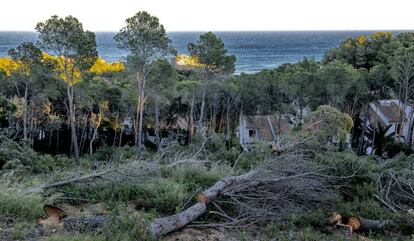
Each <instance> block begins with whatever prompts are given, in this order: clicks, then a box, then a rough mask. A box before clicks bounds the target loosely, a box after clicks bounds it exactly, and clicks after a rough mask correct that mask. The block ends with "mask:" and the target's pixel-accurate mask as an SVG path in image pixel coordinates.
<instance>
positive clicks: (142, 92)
mask: <svg viewBox="0 0 414 241" xmlns="http://www.w3.org/2000/svg"><path fill="white" fill-rule="evenodd" d="M144 102H145V76H144V75H143V74H141V75H140V93H139V120H138V132H137V156H138V157H140V156H141V149H142V125H143V118H144Z"/></svg>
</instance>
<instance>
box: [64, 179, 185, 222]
mask: <svg viewBox="0 0 414 241" xmlns="http://www.w3.org/2000/svg"><path fill="white" fill-rule="evenodd" d="M63 195H64V197H63V200H65V199H68V200H71V203H73V204H80V203H82V202H85V201H88V202H92V203H97V202H106V203H110V202H119V201H121V202H132V203H134V204H135V205H136V207H137V208H139V209H155V210H156V211H157V212H159V213H163V214H173V213H175V212H176V210H177V209H179V208H180V207H181V205H182V203H183V201H184V199H185V197H186V192H185V187H184V186H183V185H182V184H180V183H177V182H174V181H171V180H168V179H153V180H149V181H146V182H143V183H140V184H137V183H127V182H123V183H100V184H94V185H88V186H83V185H71V186H68V187H66V188H65V190H64V191H63Z"/></svg>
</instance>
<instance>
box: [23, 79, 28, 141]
mask: <svg viewBox="0 0 414 241" xmlns="http://www.w3.org/2000/svg"><path fill="white" fill-rule="evenodd" d="M28 93H29V89H28V86H27V83H26V84H25V88H24V99H23V138H24V139H25V140H26V139H27V118H28V115H27V112H28V111H27V109H28V107H27V106H28V104H27V101H28Z"/></svg>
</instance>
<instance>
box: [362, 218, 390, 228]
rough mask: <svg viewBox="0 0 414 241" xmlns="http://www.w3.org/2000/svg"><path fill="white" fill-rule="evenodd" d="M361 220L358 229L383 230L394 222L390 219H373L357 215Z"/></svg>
mask: <svg viewBox="0 0 414 241" xmlns="http://www.w3.org/2000/svg"><path fill="white" fill-rule="evenodd" d="M358 218H359V220H360V221H361V226H360V228H359V230H360V231H370V230H372V231H384V230H386V229H388V228H389V227H390V226H393V225H394V223H393V222H392V221H391V220H374V219H366V218H362V217H358Z"/></svg>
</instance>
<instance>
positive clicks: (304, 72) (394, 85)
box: [0, 12, 414, 163]
mask: <svg viewBox="0 0 414 241" xmlns="http://www.w3.org/2000/svg"><path fill="white" fill-rule="evenodd" d="M36 30H37V32H38V33H39V42H38V43H22V44H21V45H20V46H18V47H16V48H15V49H12V50H10V52H9V55H10V57H9V58H1V59H0V128H2V129H3V130H4V131H5V132H6V133H7V135H8V136H9V137H10V138H12V139H15V140H25V141H27V143H28V144H29V145H33V147H34V148H35V149H36V150H39V151H43V152H50V153H68V154H70V155H72V156H73V157H74V158H75V160H76V162H77V163H79V156H80V154H81V153H87V152H90V153H92V152H93V151H94V149H95V148H96V147H97V146H99V145H102V144H107V145H114V146H122V145H125V144H128V145H134V146H135V147H136V150H137V155H140V154H141V150H142V149H143V147H144V141H145V140H146V138H147V136H148V135H149V134H151V135H153V136H155V142H154V143H152V144H154V146H153V147H154V150H159V149H160V147H161V139H162V137H165V136H167V135H168V136H171V132H170V133H169V134H167V133H166V131H168V129H169V128H168V126H172V125H169V124H171V123H174V121H176V120H177V118H178V117H182V118H183V119H185V120H186V121H187V123H188V124H187V127H186V128H185V129H186V130H185V135H186V136H185V141H184V142H185V143H189V142H191V141H192V138H193V137H194V133H195V132H196V131H202V132H204V131H208V132H211V133H222V134H223V135H224V136H225V138H226V140H227V141H228V142H230V141H231V139H232V137H234V136H235V130H236V127H237V125H238V121H239V118H238V117H239V115H240V114H241V113H243V114H247V115H254V114H278V115H289V116H291V117H292V118H291V121H292V124H294V125H296V126H300V125H301V124H302V123H303V119H304V113H305V112H306V111H308V110H309V109H311V110H315V109H316V108H317V107H318V106H320V105H330V106H332V107H335V108H337V109H339V110H340V111H342V112H345V113H347V114H349V115H350V116H351V117H352V118H353V119H354V128H353V131H352V134H353V135H352V136H353V142H352V143H353V146H354V147H355V148H357V149H358V150H359V152H360V153H362V152H363V147H364V144H363V140H364V138H361V136H364V135H367V134H366V133H368V135H369V133H372V132H373V131H374V130H369V128H368V126H366V116H367V113H368V112H367V108H368V103H369V102H370V101H372V100H375V99H381V98H398V99H399V100H401V101H402V102H403V103H405V104H408V105H410V103H411V102H410V100H412V98H413V94H414V89H413V87H414V85H413V83H414V82H413V78H414V34H413V33H401V34H398V35H393V34H392V33H387V32H378V33H374V34H372V35H370V36H361V37H357V38H349V39H346V40H345V41H344V42H342V43H341V44H340V46H338V47H337V48H333V49H331V50H330V51H328V52H327V53H325V56H324V58H323V59H322V61H320V62H319V61H316V60H314V59H311V58H304V59H303V60H302V61H299V62H297V63H293V64H284V65H281V66H279V67H277V68H275V69H271V70H263V71H260V72H258V73H254V74H244V73H242V74H240V75H233V73H234V69H235V61H236V58H235V56H233V55H229V54H228V53H227V50H226V48H225V45H224V43H223V41H222V40H221V39H220V38H219V37H217V36H216V35H215V34H214V33H211V32H208V33H205V34H202V35H201V36H200V37H199V39H198V41H197V42H196V43H189V44H188V50H189V53H190V55H191V58H192V59H191V62H188V64H189V65H191V67H192V68H190V69H187V70H176V69H175V68H174V66H173V65H172V64H171V63H170V61H169V59H171V58H172V57H173V56H175V55H176V51H175V50H174V48H173V47H172V45H171V40H170V39H169V38H168V35H167V34H166V31H165V29H164V27H163V26H162V25H161V24H160V23H159V21H158V19H157V18H156V17H154V16H151V15H149V14H148V13H146V12H139V13H137V14H136V15H135V16H133V17H131V18H128V19H127V20H126V23H125V26H124V27H123V28H122V29H121V30H120V31H119V32H118V33H117V34H116V36H115V40H116V41H117V43H118V47H119V48H122V49H125V50H127V51H128V56H127V58H126V59H125V61H123V62H117V63H112V64H110V63H107V62H106V61H104V60H102V59H100V58H99V57H98V52H97V50H96V39H95V35H94V33H92V32H89V31H85V30H84V29H83V26H82V24H81V23H80V22H79V21H78V20H77V19H76V18H74V17H71V16H69V17H65V18H60V17H58V16H53V17H51V18H50V19H48V20H46V21H45V22H41V23H38V24H37V26H36ZM128 121H130V122H131V123H132V127H133V128H132V129H133V130H132V133H130V130H127V129H126V128H127V126H125V125H124V123H126V122H128ZM166 123H167V124H166ZM411 125H413V123H411ZM170 129H173V128H170ZM411 129H413V128H411ZM170 131H171V130H170ZM365 132H366V133H365ZM364 133H365V134H364ZM411 135H412V133H411ZM409 139H411V138H409ZM406 144H407V145H408V146H410V145H411V142H409V141H408V142H407V143H406ZM147 146H148V147H149V146H151V145H147Z"/></svg>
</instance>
